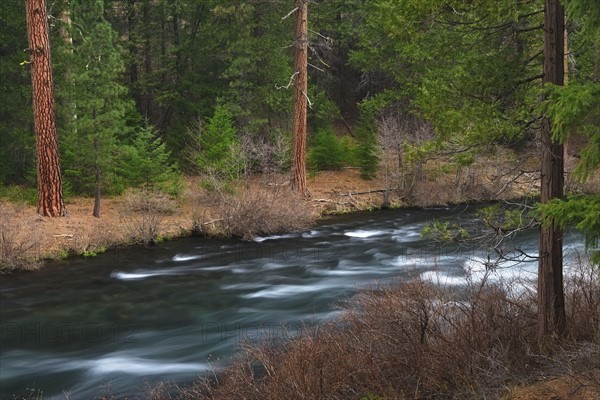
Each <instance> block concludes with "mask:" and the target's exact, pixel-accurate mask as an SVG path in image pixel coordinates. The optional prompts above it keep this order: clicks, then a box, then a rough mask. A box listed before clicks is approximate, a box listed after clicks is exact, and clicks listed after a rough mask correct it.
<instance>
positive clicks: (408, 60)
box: [0, 0, 600, 241]
mask: <svg viewBox="0 0 600 400" xmlns="http://www.w3.org/2000/svg"><path fill="white" fill-rule="evenodd" d="M563 3H564V5H565V8H566V23H565V24H564V25H565V29H564V36H563V35H559V36H560V42H561V47H564V50H565V51H566V52H565V51H563V49H562V48H561V49H560V51H561V54H564V60H563V62H561V63H560V66H562V67H561V68H560V69H561V71H560V73H561V75H564V77H562V76H561V82H560V83H558V84H557V82H553V79H550V75H551V74H550V73H547V71H546V73H545V71H544V58H547V59H548V60H550V59H551V55H548V54H545V53H547V52H545V51H544V42H545V41H544V29H543V26H544V16H545V14H547V13H544V10H545V4H544V2H542V1H519V2H514V1H501V2H489V1H478V2H453V1H412V0H402V1H384V0H377V1H363V0H345V1H343V0H322V1H314V2H312V1H311V2H309V4H308V6H309V24H308V25H309V28H308V31H309V35H308V36H309V37H308V69H309V71H308V74H309V85H308V93H304V96H305V97H306V100H307V102H308V104H309V106H310V108H309V111H308V133H309V134H308V136H309V137H308V143H309V144H308V146H309V151H308V165H309V167H310V168H311V169H313V170H319V169H331V168H333V169H335V168H340V167H342V166H345V165H353V166H358V167H360V168H361V171H362V174H363V176H364V177H365V178H369V177H373V176H374V175H375V174H376V173H377V168H378V163H379V162H380V161H381V158H382V154H383V153H382V150H384V151H387V152H388V153H389V152H397V153H398V159H399V160H400V162H402V161H407V162H409V163H410V162H412V163H413V164H415V165H417V166H418V165H419V160H423V159H425V158H426V157H427V155H428V154H431V153H433V152H442V151H443V152H446V154H454V156H453V160H454V161H455V162H456V163H457V164H459V165H468V164H469V163H470V162H472V160H473V156H474V155H475V154H477V153H478V152H479V153H481V152H489V151H493V150H492V149H493V148H494V146H504V147H512V148H519V147H522V146H524V145H525V144H528V143H529V144H531V143H534V144H537V143H539V142H540V134H541V133H542V132H544V126H546V125H547V126H548V129H546V133H545V134H543V135H542V136H544V135H546V136H548V138H550V135H552V140H553V141H556V143H563V142H564V141H565V140H566V138H567V137H568V136H569V135H577V136H578V137H582V138H584V139H583V142H584V143H586V144H587V145H586V146H585V147H584V148H583V150H581V149H579V150H578V151H577V154H575V155H576V156H577V157H579V158H580V162H579V164H578V167H577V169H576V170H575V173H576V174H575V175H576V177H578V178H580V179H585V178H586V177H587V176H588V175H589V174H590V173H591V172H592V171H594V170H595V169H596V168H597V167H598V164H599V163H600V136H599V135H600V133H599V128H598V118H600V116H599V115H600V111H599V110H600V106H599V102H600V95H599V90H600V89H599V87H600V83H599V80H600V62H599V61H598V60H599V59H600V53H599V52H600V41H599V40H600V39H599V38H600V35H598V29H599V22H598V21H600V7H599V6H598V3H597V2H595V1H593V0H567V1H564V2H563ZM25 4H26V2H23V1H21V0H9V1H4V2H3V4H2V7H1V15H0V19H1V21H2V26H3V28H2V41H1V42H2V44H1V46H2V50H1V52H0V57H1V60H2V61H1V63H0V74H1V78H0V80H1V82H2V96H1V100H0V101H2V106H1V107H0V109H1V111H0V112H1V113H2V116H1V118H0V124H2V125H1V126H0V130H1V133H2V135H1V137H0V140H1V141H2V145H1V146H0V163H1V167H0V184H1V185H2V187H8V186H11V185H25V186H31V187H34V186H35V179H36V173H35V165H36V157H35V137H34V135H33V134H32V132H33V115H32V112H31V101H32V99H31V78H30V67H29V64H30V58H29V51H28V42H27V29H26V19H25V14H26V13H25ZM294 6H295V3H294V2H292V1H259V0H256V1H254V0H249V1H241V0H225V1H223V0H219V1H212V0H200V1H198V0H128V1H111V0H105V1H104V0H97V1H79V0H57V1H52V2H50V3H49V4H48V20H49V27H50V42H51V49H52V54H51V56H52V57H51V60H52V69H53V74H54V87H55V100H56V119H57V123H56V125H57V130H58V137H59V149H60V157H61V163H62V174H63V180H64V186H65V188H64V190H65V192H66V194H72V195H93V194H94V193H95V192H99V191H100V190H101V191H102V193H103V194H105V195H114V194H119V193H122V192H123V190H124V189H125V188H127V187H132V186H134V187H136V186H142V185H144V186H153V187H158V188H160V189H161V190H164V191H166V192H168V193H171V194H177V192H178V190H179V181H178V176H180V174H182V173H185V174H197V173H207V172H208V173H209V175H210V176H212V177H216V178H217V180H228V181H229V180H235V179H238V178H240V177H241V176H242V175H246V176H247V175H248V174H251V173H253V172H268V171H276V172H285V171H289V168H290V164H291V150H290V149H291V146H292V145H291V143H292V120H293V118H292V97H293V88H292V84H293V81H294V79H295V77H296V73H295V72H294V50H295V46H294V16H293V14H294V10H295V8H294ZM560 7H561V9H562V6H560ZM546 8H547V5H546ZM546 42H547V41H546ZM557 54H558V53H557ZM546 64H548V63H546ZM556 65H559V64H556ZM562 83H567V84H566V85H564V86H563V85H562ZM550 120H551V121H552V123H551V125H552V132H550V123H546V122H545V121H550ZM543 148H545V147H544V146H542V149H543ZM553 197H562V195H559V196H553ZM597 209H598V200H597V198H596V197H581V196H575V197H572V198H571V200H570V202H567V203H562V204H558V203H556V204H553V205H552V206H551V207H550V209H548V210H546V211H547V212H546V214H547V215H550V214H552V215H553V216H554V217H556V216H558V217H561V220H562V221H565V222H566V221H569V222H576V223H580V225H581V227H582V228H583V229H584V230H585V231H587V232H588V233H589V234H590V235H591V236H590V240H592V241H593V240H596V239H597V233H598V231H599V227H598V222H597V219H596V218H595V217H594V218H591V219H590V217H589V216H590V215H591V216H594V215H597V212H598V210H597ZM549 218H550V217H549Z"/></svg>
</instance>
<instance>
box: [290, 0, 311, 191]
mask: <svg viewBox="0 0 600 400" xmlns="http://www.w3.org/2000/svg"><path fill="white" fill-rule="evenodd" d="M296 7H297V10H296V29H295V35H294V38H295V49H296V51H295V56H294V70H295V74H296V77H295V84H294V125H293V129H294V139H293V146H292V189H293V190H295V191H297V192H300V193H302V194H303V195H308V189H307V186H306V111H307V110H306V108H307V96H308V94H307V93H308V76H307V68H308V0H296Z"/></svg>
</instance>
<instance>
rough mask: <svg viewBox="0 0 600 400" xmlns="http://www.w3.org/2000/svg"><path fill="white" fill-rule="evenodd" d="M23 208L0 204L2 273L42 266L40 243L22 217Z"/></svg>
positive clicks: (0, 263) (0, 268) (0, 265)
mask: <svg viewBox="0 0 600 400" xmlns="http://www.w3.org/2000/svg"><path fill="white" fill-rule="evenodd" d="M22 207H23V206H13V205H9V204H5V203H2V204H0V273H3V272H10V271H14V270H34V269H37V268H39V267H40V265H41V260H40V259H39V242H38V241H37V237H36V236H35V235H31V231H30V228H28V227H27V226H25V224H24V223H23V220H22V218H21V217H20V216H21V215H22Z"/></svg>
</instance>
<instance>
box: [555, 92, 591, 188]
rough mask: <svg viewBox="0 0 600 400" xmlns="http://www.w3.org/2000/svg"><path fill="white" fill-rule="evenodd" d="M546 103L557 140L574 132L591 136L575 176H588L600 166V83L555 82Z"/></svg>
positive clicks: (583, 178)
mask: <svg viewBox="0 0 600 400" xmlns="http://www.w3.org/2000/svg"><path fill="white" fill-rule="evenodd" d="M545 106H546V110H547V115H548V116H549V118H550V120H551V121H552V128H553V130H552V135H553V137H554V139H555V140H560V141H561V142H562V141H565V140H566V138H567V137H568V136H569V134H570V133H573V132H579V133H582V134H584V135H585V136H587V137H588V138H589V141H588V143H587V146H586V147H585V148H584V150H583V151H582V152H581V161H580V162H579V164H578V166H577V168H576V170H575V174H576V176H578V177H579V178H580V179H582V180H585V179H586V178H587V177H588V174H589V173H590V172H592V171H593V170H594V169H596V168H598V166H600V83H594V82H586V83H577V82H576V83H571V84H569V85H567V86H553V87H551V88H550V96H549V97H548V100H547V101H546V102H545Z"/></svg>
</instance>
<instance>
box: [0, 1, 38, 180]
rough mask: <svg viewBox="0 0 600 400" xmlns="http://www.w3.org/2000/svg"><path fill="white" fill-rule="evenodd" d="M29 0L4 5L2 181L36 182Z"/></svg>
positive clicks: (0, 39) (0, 14) (0, 44)
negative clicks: (29, 47) (27, 20)
mask: <svg viewBox="0 0 600 400" xmlns="http://www.w3.org/2000/svg"><path fill="white" fill-rule="evenodd" d="M24 10H25V3H24V2H23V1H20V0H6V1H3V2H2V6H1V7H0V26H2V29H0V183H4V184H29V185H35V136H34V134H33V116H32V111H31V80H30V74H29V71H30V65H29V53H28V52H27V51H25V49H27V48H28V45H27V29H26V26H25V11H24Z"/></svg>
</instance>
